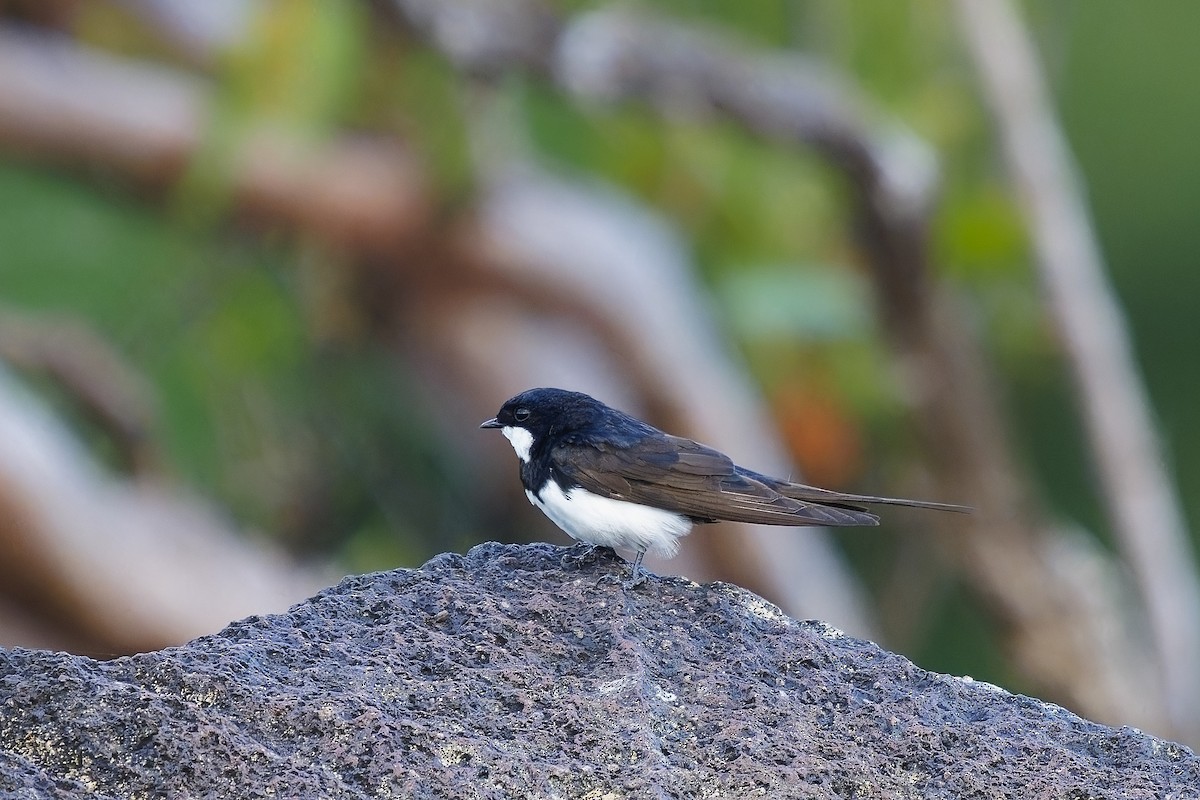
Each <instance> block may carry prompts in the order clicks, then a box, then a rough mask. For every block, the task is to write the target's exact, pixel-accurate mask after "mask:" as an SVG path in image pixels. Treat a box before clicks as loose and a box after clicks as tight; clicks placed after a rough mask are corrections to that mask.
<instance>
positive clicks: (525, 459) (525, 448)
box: [500, 425, 533, 464]
mask: <svg viewBox="0 0 1200 800" xmlns="http://www.w3.org/2000/svg"><path fill="white" fill-rule="evenodd" d="M500 432H501V433H503V434H504V438H505V439H508V441H509V443H510V444H512V446H513V450H516V451H517V458H519V459H521V463H522V464H528V463H529V451H530V450H531V449H533V434H532V433H530V432H529V431H527V430H526V429H525V428H518V427H516V426H515V425H505V426H504V427H503V428H501V429H500Z"/></svg>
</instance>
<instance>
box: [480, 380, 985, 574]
mask: <svg viewBox="0 0 1200 800" xmlns="http://www.w3.org/2000/svg"><path fill="white" fill-rule="evenodd" d="M479 427H481V428H499V429H500V432H501V433H503V434H504V436H505V437H506V438H507V439H508V441H509V442H510V443H511V444H512V446H513V450H515V451H516V452H517V458H519V459H520V460H521V483H522V485H524V487H525V495H526V496H527V497H528V498H529V502H531V503H533V504H534V505H535V506H537V507H538V508H540V509H541V510H542V512H543V513H545V515H546V516H547V517H549V518H550V519H551V520H553V521H554V523H555V524H556V525H558V527H560V528H562V529H563V530H564V531H566V532H567V535H568V536H570V537H571V538H572V539H576V540H578V541H581V542H587V543H589V544H592V545H597V546H601V547H612V548H617V547H621V548H626V549H629V550H633V551H634V552H635V553H636V554H637V555H636V556H635V558H634V561H633V568H632V570H631V575H630V581H629V582H628V583H627V584H626V585H627V586H630V587H632V586H636V585H637V584H639V583H641V582H642V581H644V580H645V576H644V575H643V574H642V572H641V566H642V559H643V558H644V557H645V555H646V552H647V551H650V552H653V553H655V554H657V555H661V556H664V557H667V558H670V557H671V556H673V555H675V553H676V552H677V551H678V550H679V538H680V537H682V536H685V535H687V533H688V532H689V531H691V529H692V525H694V524H696V523H699V522H717V521H719V520H728V521H732V522H756V523H761V524H766V525H878V524H879V517H877V516H875V515H874V514H872V513H870V512H869V511H868V510H867V509H866V508H864V507H863V504H867V503H882V504H888V505H897V506H911V507H914V508H928V509H934V510H936V511H957V512H968V511H970V509H969V508H967V507H965V506H956V505H949V504H945V503H929V502H925V501H923V500H905V499H901V498H893V497H868V496H865V495H857V494H845V493H842V492H833V491H829V490H827V489H818V488H816V487H815V486H805V485H804V484H801V483H792V482H791V481H786V480H783V479H781V478H772V477H769V476H767V475H761V474H759V473H757V472H753V471H751V470H748V469H746V468H745V467H739V466H738V465H737V464H735V463H733V461H732V460H730V458H729V456H727V455H725V454H724V453H720V452H718V451H716V450H714V449H712V448H711V447H706V446H705V445H702V444H699V443H698V442H694V441H692V440H691V439H684V438H682V437H680V436H672V435H671V434H669V433H664V432H662V431H660V430H659V429H658V428H655V427H653V426H651V425H647V424H646V423H645V422H642V421H641V420H639V419H635V418H634V417H631V416H629V415H628V414H626V413H624V412H622V411H617V410H616V409H614V408H609V407H608V406H606V405H604V403H601V402H600V401H599V400H596V399H594V398H592V397H589V396H588V395H586V394H581V393H579V392H568V391H565V390H563V389H530V390H528V391H525V392H522V393H521V394H519V395H517V396H516V397H514V398H512V399H511V400H509V401H508V402H507V403H505V404H504V405H503V406H502V407H501V408H500V412H499V413H498V414H496V416H495V417H493V418H492V419H489V420H487V421H486V422H484V423H483V424H482V425H480V426H479Z"/></svg>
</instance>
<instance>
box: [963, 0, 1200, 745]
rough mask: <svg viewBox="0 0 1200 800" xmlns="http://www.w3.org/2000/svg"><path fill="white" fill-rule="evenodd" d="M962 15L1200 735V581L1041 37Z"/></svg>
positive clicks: (1124, 527) (992, 14)
mask: <svg viewBox="0 0 1200 800" xmlns="http://www.w3.org/2000/svg"><path fill="white" fill-rule="evenodd" d="M958 10H959V15H958V17H959V20H960V22H961V27H962V30H963V33H964V35H965V39H966V42H967V44H968V46H969V47H968V49H969V51H970V54H971V56H972V58H973V59H974V61H975V65H976V69H977V70H978V72H979V78H980V84H981V86H982V87H983V91H984V94H985V96H986V97H987V100H988V102H989V104H990V105H991V107H992V112H993V114H994V115H995V117H996V122H997V125H998V127H999V130H1000V134H1001V141H1002V144H1003V147H1004V154H1005V157H1006V159H1007V161H1008V167H1009V170H1010V172H1011V173H1012V177H1013V180H1014V182H1015V183H1016V186H1017V190H1018V192H1019V196H1020V199H1021V204H1022V210H1023V212H1024V214H1025V219H1026V222H1027V224H1028V226H1029V229H1030V231H1031V234H1032V237H1033V244H1034V248H1035V249H1036V251H1037V255H1038V263H1039V265H1040V267H1041V276H1042V282H1043V285H1044V287H1045V290H1046V300H1047V304H1048V310H1049V312H1050V313H1051V315H1052V316H1053V317H1054V320H1055V322H1056V323H1057V326H1058V330H1059V333H1060V335H1061V337H1062V343H1063V347H1064V352H1065V355H1066V357H1067V361H1068V363H1069V364H1070V367H1071V373H1072V375H1073V377H1074V380H1075V389H1076V394H1077V396H1078V402H1079V404H1080V406H1081V407H1082V408H1083V411H1084V421H1085V428H1086V430H1087V433H1088V438H1089V441H1090V442H1091V446H1092V450H1093V452H1094V453H1095V456H1096V461H1097V465H1098V472H1099V476H1100V480H1101V481H1102V484H1103V494H1104V497H1105V499H1106V501H1107V503H1108V511H1109V516H1110V518H1111V519H1112V524H1113V528H1114V530H1115V531H1116V534H1117V537H1118V541H1119V543H1120V547H1121V552H1122V554H1123V555H1124V557H1125V559H1126V560H1127V561H1128V562H1129V564H1130V565H1131V566H1132V567H1133V572H1134V574H1135V575H1136V578H1137V583H1138V588H1139V590H1140V593H1141V597H1142V602H1143V604H1144V606H1145V608H1146V610H1147V612H1148V615H1149V620H1150V628H1151V631H1152V632H1153V637H1154V643H1155V648H1156V649H1157V651H1158V656H1159V659H1160V664H1161V668H1162V673H1163V681H1164V685H1165V686H1164V688H1165V690H1166V694H1167V698H1168V704H1167V705H1168V708H1169V710H1170V713H1171V715H1172V717H1173V720H1174V722H1175V724H1176V725H1177V726H1178V729H1179V730H1180V731H1184V732H1187V733H1188V734H1190V736H1191V738H1192V739H1193V741H1194V740H1195V739H1196V738H1200V680H1197V678H1196V674H1197V670H1200V585H1198V583H1197V573H1196V569H1197V564H1196V560H1195V555H1194V553H1192V551H1191V546H1190V544H1189V540H1188V534H1187V525H1186V523H1185V521H1184V518H1183V512H1182V510H1181V508H1180V503H1179V499H1178V497H1177V496H1176V494H1175V491H1174V489H1173V481H1172V479H1171V476H1170V475H1169V474H1168V472H1167V470H1166V468H1165V467H1164V460H1163V453H1162V449H1161V447H1160V446H1159V441H1158V437H1157V435H1156V432H1155V425H1154V422H1153V413H1152V412H1151V410H1150V402H1149V400H1148V398H1147V397H1146V393H1145V389H1144V387H1143V385H1142V381H1141V378H1140V376H1139V374H1138V369H1137V367H1136V365H1135V362H1134V357H1133V354H1132V347H1131V345H1130V342H1129V335H1128V330H1127V326H1126V324H1125V319H1124V316H1123V314H1122V312H1121V309H1120V307H1119V305H1118V302H1117V300H1116V298H1115V296H1114V294H1113V291H1112V288H1111V287H1110V286H1109V284H1108V282H1107V280H1106V278H1105V275H1104V264H1103V258H1102V256H1101V254H1100V251H1099V246H1098V245H1097V243H1096V237H1095V235H1094V233H1093V231H1092V226H1091V222H1090V220H1089V215H1088V211H1087V208H1086V206H1085V203H1084V199H1083V198H1084V193H1083V190H1082V189H1081V185H1080V179H1079V177H1078V175H1077V174H1076V171H1075V168H1074V164H1073V159H1072V157H1071V154H1070V149H1069V147H1068V145H1067V143H1066V140H1065V138H1064V136H1063V134H1062V131H1061V130H1060V128H1059V125H1058V123H1057V121H1056V119H1055V114H1054V111H1053V107H1052V105H1051V103H1050V100H1049V97H1048V94H1047V92H1046V88H1045V84H1044V80H1043V78H1042V72H1041V69H1040V67H1039V64H1038V58H1037V55H1036V53H1035V50H1034V47H1033V43H1032V41H1031V39H1030V37H1029V34H1028V32H1027V31H1026V30H1025V28H1024V26H1023V24H1022V23H1021V20H1020V17H1019V14H1018V12H1017V10H1016V8H1015V7H1014V6H1013V4H1012V3H1011V2H1009V0H960V2H959V3H958Z"/></svg>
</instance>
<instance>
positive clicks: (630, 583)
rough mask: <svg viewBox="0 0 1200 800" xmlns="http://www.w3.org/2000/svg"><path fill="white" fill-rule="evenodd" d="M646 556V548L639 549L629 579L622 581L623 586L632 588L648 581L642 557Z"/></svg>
mask: <svg viewBox="0 0 1200 800" xmlns="http://www.w3.org/2000/svg"><path fill="white" fill-rule="evenodd" d="M645 557H646V551H645V550H638V551H637V555H636V556H634V557H633V566H632V567H630V569H629V580H627V581H621V586H623V587H624V588H626V589H632V588H633V587H635V586H640V585H641V584H643V583H645V582H646V572H645V570H643V569H642V559H643V558H645Z"/></svg>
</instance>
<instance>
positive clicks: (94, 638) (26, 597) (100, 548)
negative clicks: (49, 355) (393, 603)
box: [0, 370, 328, 655]
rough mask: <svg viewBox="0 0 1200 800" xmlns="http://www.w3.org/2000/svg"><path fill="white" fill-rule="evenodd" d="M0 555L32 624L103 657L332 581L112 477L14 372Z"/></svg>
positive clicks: (0, 434) (207, 516) (0, 501)
mask: <svg viewBox="0 0 1200 800" xmlns="http://www.w3.org/2000/svg"><path fill="white" fill-rule="evenodd" d="M0 552H3V553H4V558H2V559H0V587H3V594H4V595H5V596H6V597H7V598H8V599H9V600H10V601H11V600H16V601H20V602H21V603H22V605H23V606H24V608H25V609H27V610H28V613H30V614H32V615H35V616H36V623H26V624H37V625H38V626H40V627H44V628H47V629H49V630H57V631H58V633H57V634H45V635H46V636H47V637H49V638H51V640H52V641H57V642H60V643H61V642H62V641H63V638H65V639H66V640H68V641H69V642H71V646H72V647H80V646H82V647H84V648H88V649H91V648H99V649H100V652H99V653H97V654H98V655H116V654H119V653H126V652H133V651H140V650H149V649H156V648H160V647H164V646H167V645H170V644H178V643H180V642H183V641H186V640H187V639H190V638H192V637H195V636H198V635H200V634H203V633H212V632H214V631H216V630H217V629H219V628H220V627H221V626H222V625H224V624H226V623H227V622H229V621H230V620H233V619H237V618H238V617H241V616H245V615H246V614H251V613H265V612H270V611H278V610H282V609H283V608H286V607H287V606H288V605H289V604H291V603H294V602H296V601H298V600H300V599H301V598H303V597H305V596H307V595H308V594H310V593H311V592H312V591H314V590H316V589H317V588H318V587H319V586H321V585H322V583H323V582H325V581H326V580H327V579H328V576H327V575H319V574H317V572H316V571H315V570H307V569H302V568H299V567H297V566H295V565H291V564H288V563H287V562H286V560H285V559H284V558H282V557H281V555H280V554H278V553H271V552H268V551H267V550H266V549H265V548H261V547H258V546H256V545H255V544H253V543H251V542H249V541H247V540H246V539H245V538H244V537H241V536H238V535H236V534H235V533H234V532H233V531H232V530H230V528H229V527H228V526H227V525H225V523H224V522H223V521H222V520H221V519H220V518H219V516H218V515H216V514H215V513H213V511H212V510H211V509H209V508H208V507H206V506H205V505H204V504H202V503H200V502H198V501H196V500H194V499H193V498H190V497H187V496H186V495H184V494H183V493H181V492H180V491H178V489H173V488H170V487H167V486H164V485H161V484H155V483H152V482H149V481H142V482H129V481H124V480H117V479H113V478H111V477H109V476H107V475H105V474H104V473H103V472H102V471H101V470H99V469H97V468H96V466H95V465H94V464H93V463H92V461H91V460H90V458H89V457H88V455H87V453H85V452H84V451H83V450H82V448H81V447H80V445H79V444H78V443H77V442H76V441H75V440H74V439H73V437H72V436H71V434H70V433H69V432H68V431H67V430H66V429H65V428H64V427H63V426H62V425H61V424H60V423H59V422H58V421H57V420H56V419H54V418H53V417H52V416H51V415H50V414H49V413H48V412H47V411H46V410H45V409H44V408H42V407H40V406H39V405H38V404H37V403H36V402H35V401H34V399H33V397H32V395H30V394H29V393H28V392H27V391H25V390H24V389H23V387H21V386H20V385H19V384H18V383H17V382H16V381H15V380H13V379H12V378H11V377H10V376H9V374H8V373H7V372H5V371H4V370H0ZM57 637H63V638H57ZM5 641H6V643H7V641H8V640H7V638H6V640H5Z"/></svg>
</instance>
